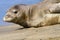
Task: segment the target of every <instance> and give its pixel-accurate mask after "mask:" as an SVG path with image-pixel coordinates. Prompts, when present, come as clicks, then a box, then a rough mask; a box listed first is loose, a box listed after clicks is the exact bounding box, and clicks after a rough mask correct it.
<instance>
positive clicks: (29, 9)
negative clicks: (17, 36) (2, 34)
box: [3, 0, 60, 28]
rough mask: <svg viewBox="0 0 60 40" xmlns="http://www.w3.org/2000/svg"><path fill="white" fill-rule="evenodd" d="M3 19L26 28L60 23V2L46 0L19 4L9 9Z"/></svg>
mask: <svg viewBox="0 0 60 40" xmlns="http://www.w3.org/2000/svg"><path fill="white" fill-rule="evenodd" d="M3 20H4V21H6V22H12V23H16V24H19V25H21V26H23V27H25V28H27V27H41V26H47V25H52V24H57V23H60V3H59V1H53V2H52V0H50V1H49V0H45V1H43V2H40V3H37V4H33V5H26V4H17V5H14V6H12V7H11V8H10V9H9V10H8V11H7V13H6V15H5V16H4V18H3Z"/></svg>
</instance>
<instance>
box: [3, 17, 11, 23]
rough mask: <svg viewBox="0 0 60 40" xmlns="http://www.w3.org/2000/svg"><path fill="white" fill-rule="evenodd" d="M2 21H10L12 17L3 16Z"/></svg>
mask: <svg viewBox="0 0 60 40" xmlns="http://www.w3.org/2000/svg"><path fill="white" fill-rule="evenodd" d="M3 21H5V22H11V21H12V18H6V17H4V18H3Z"/></svg>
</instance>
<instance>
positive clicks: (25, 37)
mask: <svg viewBox="0 0 60 40" xmlns="http://www.w3.org/2000/svg"><path fill="white" fill-rule="evenodd" d="M21 28H22V27H21V26H19V25H8V26H3V27H0V40H60V24H58V25H53V26H46V27H39V28H25V29H21Z"/></svg>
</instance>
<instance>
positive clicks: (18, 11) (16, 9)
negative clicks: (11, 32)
mask: <svg viewBox="0 0 60 40" xmlns="http://www.w3.org/2000/svg"><path fill="white" fill-rule="evenodd" d="M23 13H24V11H23V8H22V6H21V5H15V6H13V7H11V8H10V9H9V10H8V11H7V13H6V15H5V16H4V18H3V20H4V21H6V22H16V21H18V20H20V19H22V15H23Z"/></svg>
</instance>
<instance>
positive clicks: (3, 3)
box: [0, 0, 42, 26]
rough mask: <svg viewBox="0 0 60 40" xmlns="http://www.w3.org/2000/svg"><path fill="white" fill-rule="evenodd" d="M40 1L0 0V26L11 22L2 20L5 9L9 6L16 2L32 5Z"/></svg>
mask: <svg viewBox="0 0 60 40" xmlns="http://www.w3.org/2000/svg"><path fill="white" fill-rule="evenodd" d="M41 1H42V0H0V26H1V25H10V24H11V23H7V22H4V21H3V17H4V15H5V14H6V11H7V9H9V8H10V7H11V6H13V5H16V4H28V5H32V4H35V3H38V2H41Z"/></svg>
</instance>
